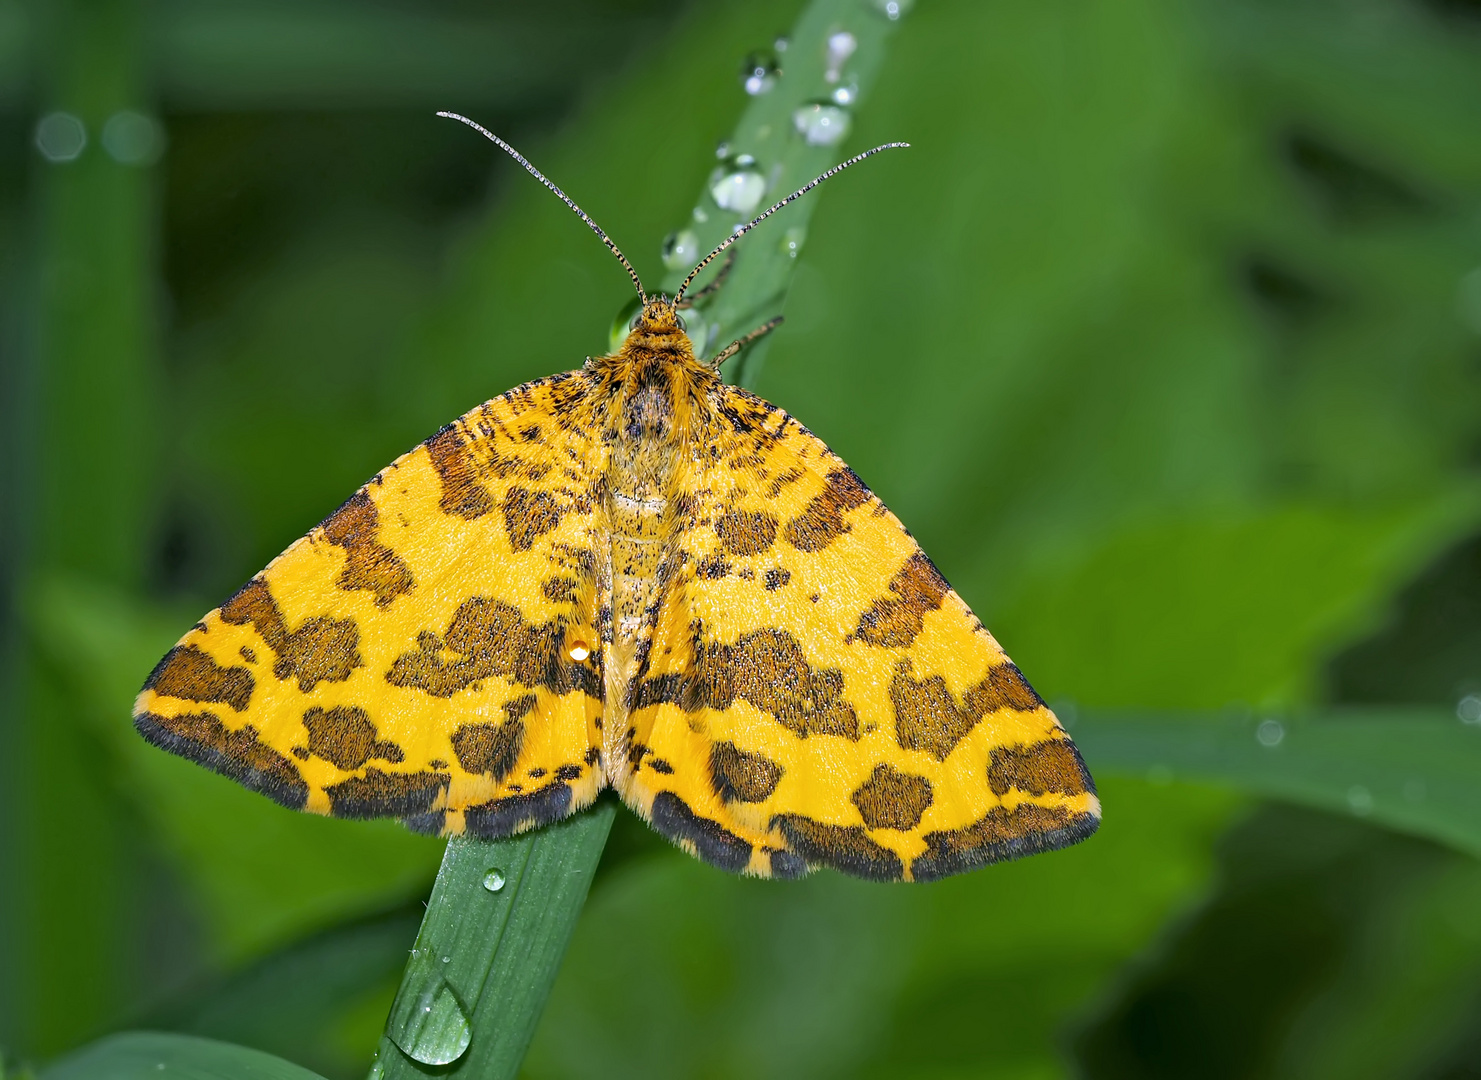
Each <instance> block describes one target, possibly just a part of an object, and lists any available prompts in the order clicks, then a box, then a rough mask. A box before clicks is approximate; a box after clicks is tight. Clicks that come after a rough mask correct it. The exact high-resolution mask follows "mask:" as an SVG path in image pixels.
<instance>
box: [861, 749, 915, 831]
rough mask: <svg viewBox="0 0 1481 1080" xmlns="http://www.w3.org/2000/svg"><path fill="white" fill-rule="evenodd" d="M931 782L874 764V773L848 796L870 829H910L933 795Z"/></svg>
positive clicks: (883, 765)
mask: <svg viewBox="0 0 1481 1080" xmlns="http://www.w3.org/2000/svg"><path fill="white" fill-rule="evenodd" d="M934 797H935V796H934V795H933V794H932V792H931V782H930V781H929V780H927V779H926V778H925V777H924V776H912V775H910V774H909V773H903V772H901V771H900V770H899V769H895V768H891V767H890V766H889V765H885V764H880V765H876V766H875V767H874V774H873V775H872V776H870V777H869V779H868V780H866V781H864V783H863V784H862V785H861V786H860V787H859V789H858V790H857V791H855V792H854V793H853V795H852V796H851V798H852V799H853V803H854V805H855V806H857V807H858V808H859V814H860V815H861V816H862V817H863V818H864V824H865V825H866V826H868V827H869V828H871V829H913V828H915V827H916V826H917V825H919V824H920V819H921V818H922V817H923V816H924V815H925V812H926V811H927V810H928V809H930V806H931V802H932V800H933V799H934Z"/></svg>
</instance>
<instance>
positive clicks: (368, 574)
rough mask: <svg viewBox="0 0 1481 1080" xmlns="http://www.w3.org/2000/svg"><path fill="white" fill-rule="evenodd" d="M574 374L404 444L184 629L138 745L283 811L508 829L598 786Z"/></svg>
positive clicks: (142, 717) (142, 704) (589, 549)
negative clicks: (263, 797) (176, 757)
mask: <svg viewBox="0 0 1481 1080" xmlns="http://www.w3.org/2000/svg"><path fill="white" fill-rule="evenodd" d="M588 394H589V386H588V383H587V379H586V376H584V375H583V374H581V373H572V374H567V375H559V376H555V377H553V378H550V379H545V380H541V381H538V382H534V383H530V384H528V385H526V386H522V387H519V388H517V389H515V390H512V391H510V392H509V393H507V394H505V395H503V396H502V397H499V398H495V399H494V400H493V401H490V402H488V403H487V404H485V405H483V406H480V407H479V408H477V409H475V410H473V411H472V412H470V413H469V414H468V415H466V416H464V417H463V418H462V419H461V420H458V421H457V422H455V423H453V424H450V425H448V426H447V427H446V428H444V429H443V430H441V431H439V432H438V433H437V434H436V435H434V436H433V437H432V438H430V439H428V440H427V441H426V442H425V443H423V444H422V445H420V446H418V447H417V448H416V449H414V450H412V451H411V452H410V453H408V454H406V455H405V456H403V457H402V458H400V459H399V460H398V461H396V463H395V464H393V465H391V466H390V467H389V468H387V469H386V470H385V471H384V472H382V473H381V474H380V475H378V476H377V477H375V478H374V479H373V480H372V481H371V482H370V483H368V484H366V485H365V486H364V487H363V488H361V489H360V490H359V491H357V492H356V493H355V494H354V495H353V496H352V497H351V498H350V499H349V501H347V502H346V503H345V504H344V505H343V506H341V507H340V508H339V509H338V510H337V511H335V513H333V514H332V515H330V517H329V518H327V519H326V520H325V521H324V522H323V523H322V524H321V525H319V526H318V527H316V528H315V529H314V530H313V531H312V532H310V533H309V534H308V535H307V536H305V537H304V538H303V539H301V540H299V541H298V542H297V543H295V544H293V546H292V547H290V548H289V549H288V550H287V551H285V552H284V553H283V554H282V555H281V556H279V557H278V558H277V559H275V560H274V561H273V562H272V564H271V565H269V566H268V568H267V569H266V570H264V571H263V572H262V573H261V574H259V575H258V576H257V577H255V578H253V579H252V580H251V581H250V582H248V583H247V585H246V586H244V587H243V588H242V589H241V590H240V591H239V592H237V593H236V595H234V596H233V597H231V599H229V600H228V601H227V602H226V603H224V604H223V605H222V606H221V607H219V608H217V609H216V610H215V611H213V612H211V613H210V614H209V615H207V616H206V618H205V619H204V620H202V621H201V622H200V623H198V624H196V626H195V628H194V629H193V630H191V632H190V633H188V634H186V635H185V637H184V638H182V639H181V641H180V643H179V644H178V645H177V646H176V647H175V648H174V649H172V650H171V651H170V653H169V654H168V655H167V656H166V657H165V658H164V659H163V660H162V661H161V662H160V664H159V665H158V667H156V668H155V670H154V672H153V673H152V674H151V675H150V676H149V680H148V682H147V683H146V685H145V688H144V690H143V692H142V693H140V695H139V698H138V701H137V703H136V705H135V723H136V725H137V726H138V728H139V730H140V731H141V732H142V733H143V734H144V736H145V737H146V738H148V739H149V740H150V741H152V742H154V743H155V744H157V745H159V746H161V747H163V748H165V749H167V750H171V751H173V752H175V753H177V754H182V755H184V756H185V757H188V758H191V759H193V760H195V761H198V762H200V763H202V764H204V765H206V766H208V767H210V768H212V769H215V770H217V771H218V772H221V773H224V774H226V775H227V776H230V777H232V778H234V779H236V780H238V781H240V782H241V783H243V784H245V785H247V786H248V787H251V788H254V789H255V790H258V791H261V792H263V793H264V794H267V795H269V796H270V797H272V798H273V799H276V800H277V801H278V802H280V803H283V804H284V805H286V806H290V807H294V808H297V809H303V810H309V811H312V812H314V813H320V814H333V815H335V816H338V817H374V816H395V817H399V818H401V819H403V820H404V821H405V822H406V823H407V824H408V825H410V826H411V827H412V828H414V829H418V830H421V831H425V832H431V833H441V834H449V835H451V834H457V833H462V832H465V831H467V832H472V833H475V834H478V835H483V836H500V835H506V834H508V833H511V832H516V831H519V830H521V829H525V828H530V827H533V826H535V825H539V824H543V823H545V822H549V821H552V820H555V819H557V818H560V817H563V816H565V815H567V814H569V813H571V812H573V811H575V810H576V809H578V808H580V807H582V806H584V805H586V804H587V803H589V802H590V801H591V800H592V799H593V798H594V797H595V795H596V792H597V790H598V789H599V788H600V787H601V786H602V784H603V783H604V780H603V767H602V763H601V761H600V752H599V750H598V747H599V746H600V734H599V722H600V715H601V692H602V691H601V687H602V671H601V666H600V665H601V652H600V650H599V649H596V648H591V649H590V651H589V655H586V656H585V658H584V659H582V660H580V661H577V660H573V659H572V658H571V653H572V650H573V647H574V648H575V650H576V653H577V655H582V653H581V649H580V648H579V646H581V645H582V644H586V645H590V643H592V642H594V641H595V635H596V629H595V618H596V616H595V606H596V602H595V597H596V593H597V589H598V582H597V580H596V578H597V574H598V566H599V562H600V560H599V559H598V558H597V554H596V551H595V550H594V546H595V539H594V536H595V535H596V534H597V533H599V531H600V530H599V522H598V516H599V514H600V506H599V501H598V499H597V498H596V496H595V492H596V490H597V485H598V478H599V477H600V475H601V463H600V460H599V459H598V457H597V455H598V453H599V450H598V448H597V447H596V445H595V442H594V440H592V439H591V438H590V433H589V422H588V420H587V417H586V416H585V410H586V409H587V407H588V406H587V401H586V398H587V396H588Z"/></svg>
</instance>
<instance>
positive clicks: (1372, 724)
mask: <svg viewBox="0 0 1481 1080" xmlns="http://www.w3.org/2000/svg"><path fill="white" fill-rule="evenodd" d="M1072 734H1073V735H1074V737H1075V742H1076V743H1077V744H1078V745H1079V747H1080V749H1081V751H1082V753H1084V755H1085V760H1086V762H1087V763H1088V764H1089V765H1090V768H1091V771H1092V772H1097V773H1100V772H1104V773H1116V772H1119V773H1130V774H1133V775H1138V776H1143V777H1148V778H1150V779H1152V780H1154V781H1163V780H1175V779H1176V780H1192V781H1199V782H1209V781H1212V782H1215V783H1224V784H1228V785H1230V786H1232V787H1236V788H1239V789H1240V790H1242V791H1247V792H1250V793H1252V794H1257V795H1267V796H1271V797H1273V798H1278V799H1283V800H1286V801H1288V802H1294V803H1301V804H1303V805H1306V806H1313V807H1317V808H1320V809H1323V810H1331V811H1335V812H1338V813H1351V814H1355V815H1357V816H1360V817H1366V818H1368V819H1369V820H1371V821H1374V822H1377V823H1378V824H1381V825H1385V826H1387V827H1389V828H1392V829H1396V830H1399V831H1402V832H1407V833H1412V834H1415V835H1418V836H1425V837H1429V838H1430V839H1433V840H1438V841H1440V842H1441V843H1444V844H1448V845H1450V846H1451V847H1454V848H1457V849H1459V850H1461V851H1466V852H1470V853H1471V854H1473V855H1481V726H1477V725H1475V724H1466V723H1462V722H1461V721H1459V720H1458V719H1456V716H1455V714H1454V713H1452V712H1446V711H1444V710H1440V709H1433V708H1423V707H1413V708H1398V709H1337V710H1330V711H1322V712H1313V713H1309V714H1304V715H1292V716H1254V715H1233V714H1224V715H1221V714H1210V713H1149V712H1140V711H1138V712H1130V711H1128V712H1110V711H1107V712H1102V711H1098V710H1097V711H1094V712H1087V713H1084V714H1082V715H1081V716H1080V717H1079V718H1078V719H1077V720H1076V722H1075V724H1074V726H1073V729H1072ZM1115 812H1116V810H1115V807H1114V806H1112V807H1108V808H1107V813H1108V814H1114V813H1115Z"/></svg>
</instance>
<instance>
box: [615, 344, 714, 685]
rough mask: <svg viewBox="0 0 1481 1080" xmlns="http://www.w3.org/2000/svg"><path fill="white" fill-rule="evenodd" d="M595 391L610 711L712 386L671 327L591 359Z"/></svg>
mask: <svg viewBox="0 0 1481 1080" xmlns="http://www.w3.org/2000/svg"><path fill="white" fill-rule="evenodd" d="M592 365H593V368H594V374H595V375H596V376H597V377H598V379H599V380H600V384H601V388H602V390H601V393H599V395H598V400H599V401H600V402H602V404H601V406H599V408H600V409H601V415H600V416H599V417H598V424H597V426H598V429H599V430H600V431H601V437H602V439H603V441H604V442H605V443H606V448H607V454H606V461H607V471H606V478H605V479H606V483H605V498H606V503H607V505H606V510H607V521H608V523H609V526H610V530H611V532H610V537H611V562H610V563H609V567H610V577H609V580H610V582H611V590H612V591H611V604H612V617H611V623H610V625H611V628H612V629H611V635H612V637H611V642H610V645H609V651H608V658H607V664H606V665H605V667H606V681H607V687H606V699H607V702H608V705H609V708H612V707H618V708H619V709H620V706H619V704H618V703H620V702H623V701H624V700H625V698H626V696H627V693H626V691H627V688H628V686H629V685H630V684H631V682H632V680H633V678H634V676H635V674H636V672H637V667H638V665H639V663H640V661H641V658H642V656H643V653H644V648H645V645H646V643H647V642H648V640H649V639H650V638H651V634H652V628H653V625H654V623H655V621H656V620H657V617H658V612H659V605H660V604H661V602H662V599H663V596H664V595H665V592H666V585H667V579H668V577H669V576H670V573H671V567H672V560H673V559H674V558H675V557H676V555H677V546H676V538H677V536H678V535H679V534H680V533H681V532H682V530H683V528H684V526H685V524H686V523H684V522H681V521H680V520H679V519H680V516H681V513H682V510H683V507H682V504H681V500H679V499H678V498H677V491H678V482H679V481H680V479H681V477H682V476H683V475H684V473H685V472H686V471H687V470H690V469H693V468H695V467H696V465H697V464H699V458H701V457H702V456H703V455H704V454H705V453H707V452H709V448H710V447H711V446H712V445H713V436H712V434H711V430H710V429H711V427H712V425H713V423H714V416H715V411H714V406H713V403H712V395H713V392H714V390H715V389H716V388H717V387H718V386H719V383H720V379H719V377H718V375H716V373H715V372H714V371H713V369H711V368H709V367H708V366H706V365H704V364H701V363H700V362H699V361H697V360H696V359H695V357H694V353H693V350H692V347H691V345H690V342H689V338H688V337H687V336H686V335H685V334H684V333H683V332H682V331H681V330H679V329H678V328H677V327H672V328H671V329H670V328H665V329H664V330H661V331H659V332H652V331H646V332H645V331H635V332H634V333H632V334H631V335H629V337H628V340H627V342H626V343H625V344H624V345H623V347H622V349H621V350H619V351H618V352H617V353H616V354H615V355H613V356H609V357H601V358H598V359H596V360H593V361H592Z"/></svg>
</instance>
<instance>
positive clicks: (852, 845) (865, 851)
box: [771, 814, 905, 881]
mask: <svg viewBox="0 0 1481 1080" xmlns="http://www.w3.org/2000/svg"><path fill="white" fill-rule="evenodd" d="M771 827H772V828H773V829H780V830H781V833H782V835H783V836H784V837H786V838H787V846H788V847H789V848H791V849H792V850H793V851H795V852H796V853H797V854H798V855H800V856H802V858H803V859H805V860H807V861H808V862H810V863H813V864H815V865H821V866H831V867H833V869H835V870H842V871H843V872H844V873H845V874H853V875H854V876H855V877H861V878H870V879H873V880H875V881H899V880H900V878H901V877H902V876H903V875H904V873H905V867H904V864H903V863H901V861H900V856H898V855H896V854H895V853H894V852H893V851H891V850H890V849H889V848H887V847H881V846H880V845H879V844H876V843H875V842H874V841H873V840H871V839H869V836H868V834H867V833H865V832H864V830H863V829H862V828H860V827H859V826H857V825H825V824H824V823H823V822H821V821H814V820H813V819H812V818H810V817H803V816H802V815H801V814H778V815H777V816H776V817H774V818H772V819H771Z"/></svg>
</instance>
